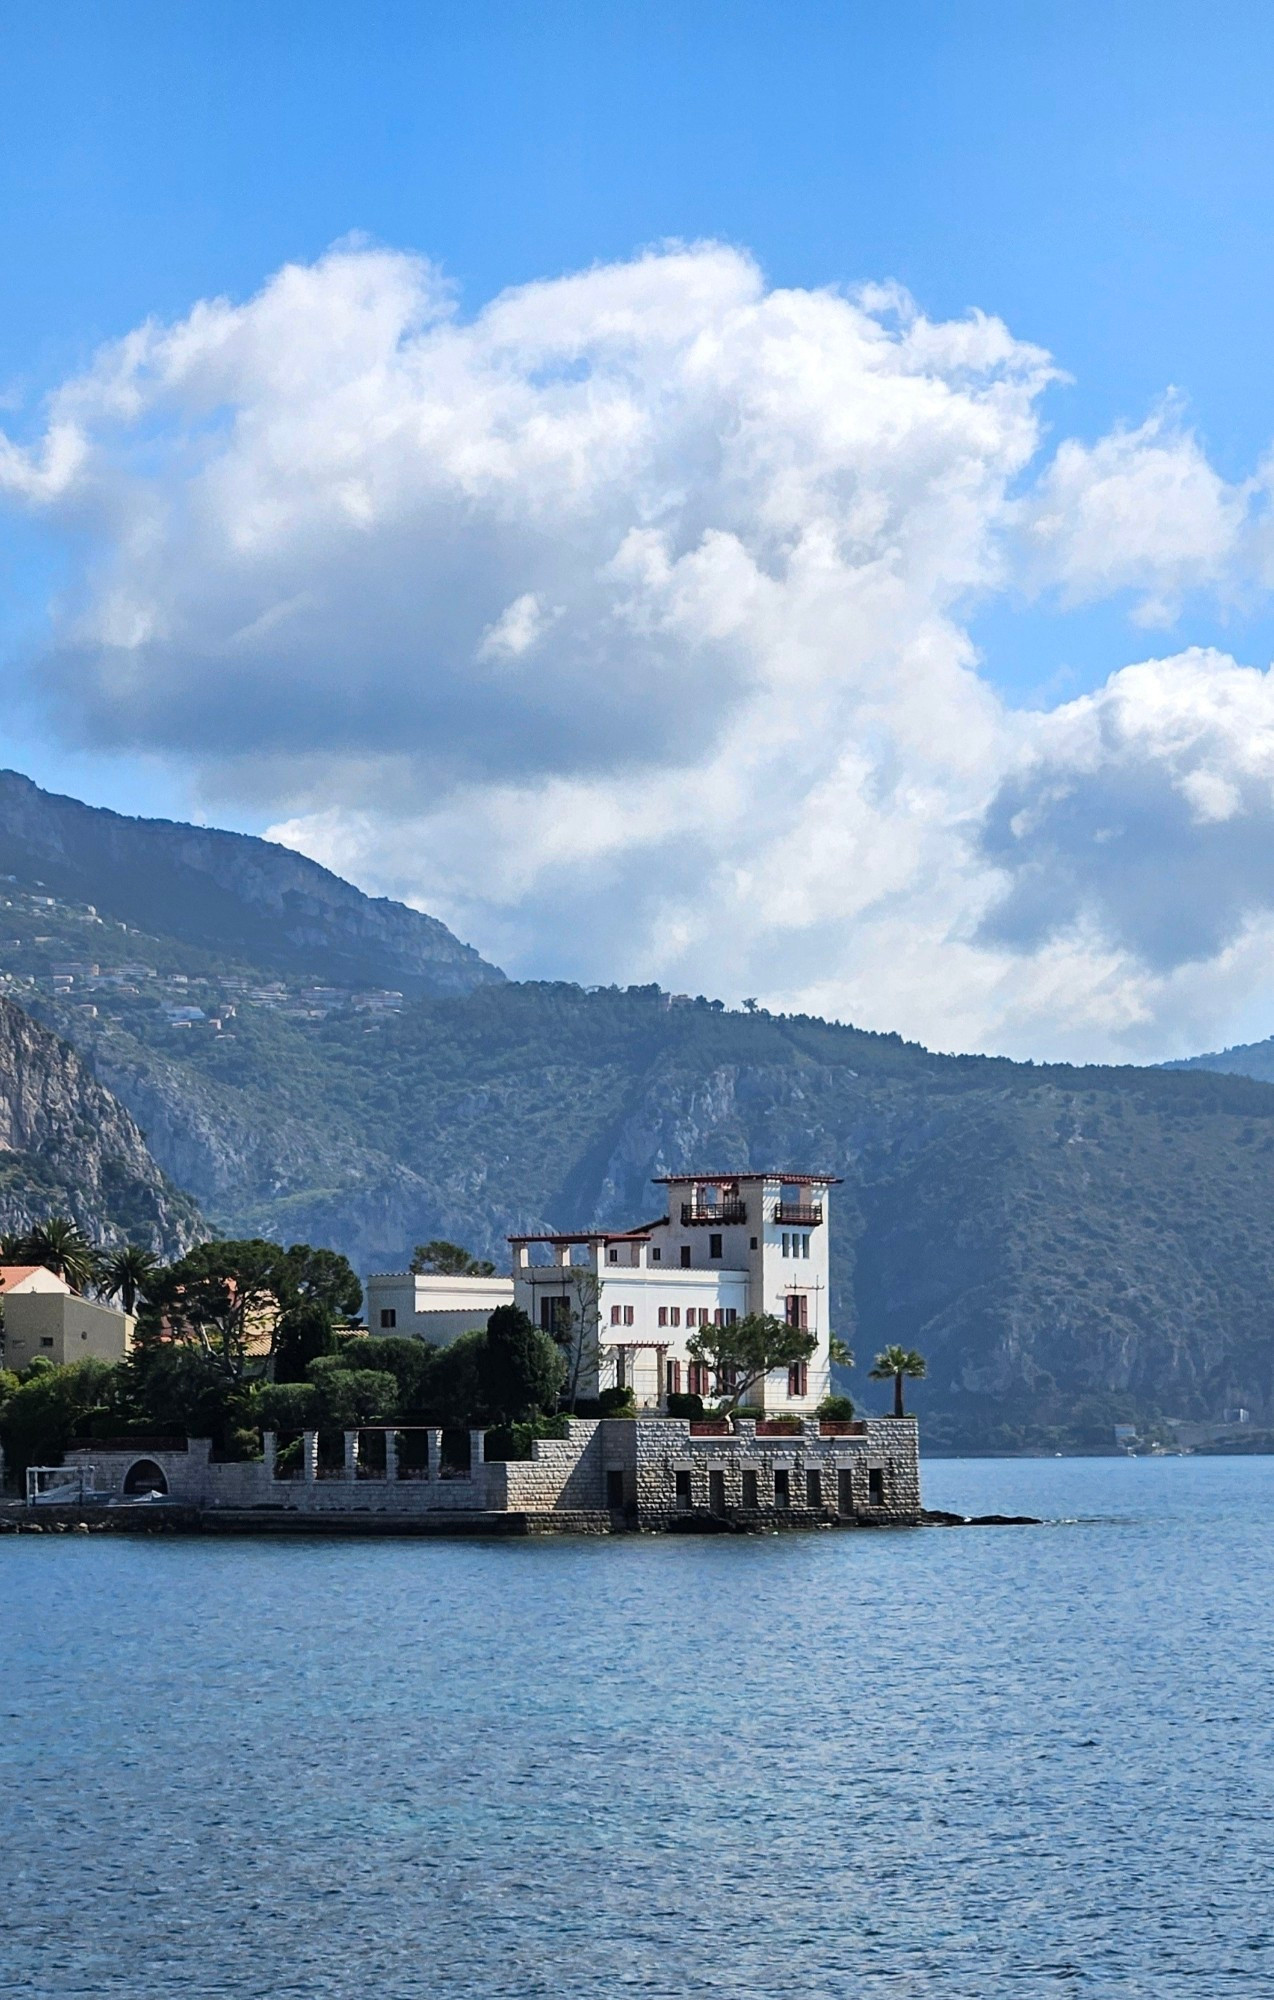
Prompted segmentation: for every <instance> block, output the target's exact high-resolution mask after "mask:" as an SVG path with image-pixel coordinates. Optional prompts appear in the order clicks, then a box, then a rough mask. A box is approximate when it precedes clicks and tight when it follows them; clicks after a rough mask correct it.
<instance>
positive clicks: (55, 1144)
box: [0, 1000, 200, 1256]
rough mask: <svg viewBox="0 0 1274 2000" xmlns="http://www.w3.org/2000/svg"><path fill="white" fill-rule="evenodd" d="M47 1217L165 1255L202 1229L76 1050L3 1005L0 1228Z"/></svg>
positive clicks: (104, 1238)
mask: <svg viewBox="0 0 1274 2000" xmlns="http://www.w3.org/2000/svg"><path fill="white" fill-rule="evenodd" d="M49 1215H69V1216H70V1217H72V1219H73V1220H74V1221H75V1222H77V1223H78V1224H79V1226H80V1227H81V1229H83V1230H84V1232H85V1234H86V1235H88V1236H90V1237H91V1238H93V1239H94V1240H95V1241H96V1242H99V1243H101V1244H103V1245H110V1244H116V1243H122V1242H125V1241H129V1240H131V1241H133V1242H137V1243H142V1244H144V1245H145V1246H146V1247H147V1248H149V1249H151V1250H154V1251H155V1252H156V1253H158V1254H159V1255H161V1256H174V1255H177V1254H179V1253H180V1251H182V1250H183V1249H185V1248H186V1246H187V1245H188V1244H189V1243H190V1242H191V1241H192V1240H193V1239H194V1237H195V1235H196V1234H197V1233H198V1229H199V1223H200V1218H199V1214H198V1210H197V1208H196V1206H195V1204H194V1202H193V1201H192V1200H191V1199H190V1197H189V1196H188V1195H186V1194H183V1193H181V1192H179V1190H178V1189H177V1188H175V1187H174V1186H173V1185H172V1183H171V1182H170V1181H169V1180H167V1178H166V1177H165V1176H164V1174H163V1173H162V1172H161V1171H160V1169H159V1168H158V1167H157V1166H156V1164H155V1162H154V1160H153V1159H152V1158H151V1155H150V1154H149V1152H148V1151H147V1149H146V1142H145V1140H144V1139H143V1137H142V1135H141V1132H140V1131H139V1130H138V1128H137V1125H136V1124H135V1123H134V1121H133V1119H132V1118H131V1117H130V1115H129V1114H128V1112H127V1111H125V1110H124V1107H123V1106H122V1105H121V1104H120V1103H118V1102H117V1100H116V1099H115V1098H114V1097H112V1095H111V1094H110V1092H109V1091H108V1090H106V1089H105V1088H104V1086H103V1085H102V1084H101V1083H100V1082H99V1081H98V1080H97V1079H96V1078H95V1077H94V1076H93V1075H92V1073H91V1072H90V1071H89V1070H88V1069H87V1068H86V1066H85V1064H84V1063H83V1062H82V1061H81V1059H80V1057H79V1056H78V1055H76V1053H75V1051H74V1050H73V1049H71V1048H69V1047H68V1046H67V1044H66V1043H65V1042H62V1041H59V1040H58V1038H57V1037H56V1036H55V1035H52V1034H50V1033H49V1032H48V1030H47V1029H45V1028H42V1027H40V1026H39V1025H38V1024H37V1023H36V1022H35V1021H33V1020H31V1019H30V1018H29V1017H28V1016H27V1015H26V1014H24V1013H22V1011H21V1010H20V1009H19V1008H17V1007H15V1006H13V1005H12V1003H11V1002H9V1001H7V1000H0V1229H3V1230H5V1231H8V1230H15V1229H23V1228H28V1227H29V1226H30V1225H31V1224H32V1223H33V1222H36V1221H39V1220H41V1219H42V1218H44V1217H46V1216H49Z"/></svg>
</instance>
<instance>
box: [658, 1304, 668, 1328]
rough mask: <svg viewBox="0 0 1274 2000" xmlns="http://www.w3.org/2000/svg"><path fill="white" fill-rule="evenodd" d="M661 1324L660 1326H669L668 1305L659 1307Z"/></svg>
mask: <svg viewBox="0 0 1274 2000" xmlns="http://www.w3.org/2000/svg"><path fill="white" fill-rule="evenodd" d="M659 1324H660V1326H667V1324H668V1308H667V1306H660V1308H659Z"/></svg>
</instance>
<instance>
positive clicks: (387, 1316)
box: [380, 1306, 398, 1326]
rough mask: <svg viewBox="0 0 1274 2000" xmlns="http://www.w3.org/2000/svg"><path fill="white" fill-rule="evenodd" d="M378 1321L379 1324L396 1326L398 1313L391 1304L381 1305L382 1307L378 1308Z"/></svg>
mask: <svg viewBox="0 0 1274 2000" xmlns="http://www.w3.org/2000/svg"><path fill="white" fill-rule="evenodd" d="M380 1323H381V1325H382V1326H397V1324H398V1313H397V1311H396V1309H395V1308H394V1307H393V1306H382V1307H381V1309H380Z"/></svg>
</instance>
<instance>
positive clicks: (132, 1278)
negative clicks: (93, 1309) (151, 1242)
mask: <svg viewBox="0 0 1274 2000" xmlns="http://www.w3.org/2000/svg"><path fill="white" fill-rule="evenodd" d="M158 1269H159V1259H158V1257H152V1255H151V1253H150V1251H149V1250H143V1249H142V1248H141V1245H140V1244H137V1243H126V1244H125V1245H124V1247H123V1249H122V1250H112V1251H111V1254H110V1256H109V1257H108V1258H107V1259H106V1262H105V1263H104V1264H103V1266H102V1271H101V1278H100V1284H101V1291H102V1297H103V1298H106V1299H118V1300H119V1302H120V1305H121V1307H122V1308H123V1310H124V1311H125V1312H126V1313H133V1312H136V1310H137V1301H138V1299H140V1298H145V1296H146V1287H147V1285H148V1284H149V1283H150V1281H151V1279H152V1278H153V1277H154V1275H155V1273H156V1271H157V1270H158Z"/></svg>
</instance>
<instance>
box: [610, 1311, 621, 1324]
mask: <svg viewBox="0 0 1274 2000" xmlns="http://www.w3.org/2000/svg"><path fill="white" fill-rule="evenodd" d="M619 1311H620V1309H619V1307H618V1306H612V1307H611V1309H610V1323H611V1325H612V1326H618V1325H619Z"/></svg>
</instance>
